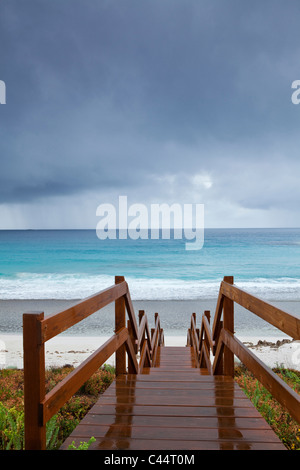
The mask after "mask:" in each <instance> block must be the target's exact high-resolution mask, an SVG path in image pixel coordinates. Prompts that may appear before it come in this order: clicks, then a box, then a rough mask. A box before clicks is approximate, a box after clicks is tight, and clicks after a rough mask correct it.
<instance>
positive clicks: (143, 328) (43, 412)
mask: <svg viewBox="0 0 300 470" xmlns="http://www.w3.org/2000/svg"><path fill="white" fill-rule="evenodd" d="M112 302H115V334H114V335H113V336H112V337H111V338H110V339H109V340H108V341H106V343H104V344H103V345H102V346H100V347H99V348H98V349H97V350H96V351H95V352H94V353H93V354H92V355H90V356H89V357H88V358H87V359H86V360H85V361H84V362H82V363H81V364H80V365H79V366H78V367H77V368H76V369H75V370H74V371H72V372H71V373H70V374H69V375H68V376H67V377H66V378H65V379H63V380H62V381H61V382H60V383H59V384H57V385H56V386H55V387H54V388H53V389H52V390H51V391H50V392H49V393H48V394H47V395H46V393H45V343H46V341H48V340H49V339H51V338H53V337H55V336H56V335H58V334H60V333H62V332H63V331H66V330H67V329H68V328H70V327H72V326H73V325H75V324H76V323H78V322H80V321H81V320H83V319H85V318H87V317H88V316H90V315H91V314H92V313H94V312H96V311H98V310H100V309H101V308H103V307H105V306H106V305H108V304H110V303H112ZM126 311H127V314H128V317H129V320H128V328H126V325H125V314H126ZM155 323H156V325H155V331H156V333H155V335H156V340H155V345H153V346H155V347H156V345H157V344H161V336H162V334H161V332H162V330H161V328H160V322H159V318H158V317H155ZM157 332H158V333H157ZM143 338H145V340H143ZM23 350H24V409H25V449H27V450H33V449H34V450H41V449H45V447H46V423H47V421H49V419H50V418H51V417H52V416H53V415H54V414H55V413H56V412H57V411H58V410H59V409H60V408H61V406H63V404H64V403H65V402H66V401H67V400H68V399H69V398H70V397H71V396H72V395H73V394H74V393H75V392H76V391H77V390H78V389H79V388H80V386H81V385H82V384H83V383H85V382H86V381H87V380H88V378H89V377H90V376H91V375H92V374H93V373H94V372H95V371H96V370H97V369H98V368H99V367H101V366H102V365H103V364H104V362H105V361H107V360H108V359H109V357H111V356H112V355H113V354H114V353H115V355H116V375H118V374H125V373H126V355H127V359H128V371H129V372H130V373H134V374H138V373H140V372H142V370H143V367H144V366H145V365H146V366H147V367H151V365H152V357H151V356H152V350H153V347H152V343H151V338H150V332H149V326H148V321H147V317H146V315H144V318H143V322H142V325H140V328H138V326H137V323H136V318H135V313H134V308H133V305H132V301H131V296H130V291H129V288H128V284H127V282H126V281H125V279H124V277H122V276H116V277H115V285H114V286H111V287H109V288H108V289H104V290H102V291H101V292H99V293H97V294H95V295H93V296H91V297H88V298H87V299H84V300H83V301H81V302H79V303H78V304H76V305H74V306H73V307H70V308H67V309H66V310H64V311H62V312H59V313H56V314H53V315H49V316H48V317H46V318H45V317H44V313H43V312H39V313H28V314H27V313H25V314H24V315H23ZM139 351H141V355H140V363H138V361H137V357H136V355H137V354H138V352H139Z"/></svg>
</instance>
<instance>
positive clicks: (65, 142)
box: [0, 0, 300, 225]
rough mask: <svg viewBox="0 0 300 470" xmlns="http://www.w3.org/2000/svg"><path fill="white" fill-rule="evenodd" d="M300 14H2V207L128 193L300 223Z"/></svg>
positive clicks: (133, 1)
mask: <svg viewBox="0 0 300 470" xmlns="http://www.w3.org/2000/svg"><path fill="white" fill-rule="evenodd" d="M299 14H300V5H299V3H298V2H297V1H290V2H289V4H288V5H286V3H284V2H283V1H279V0H278V1H274V0H272V1H270V0H266V1H264V2H259V1H253V2H251V4H250V3H249V2H246V1H237V0H228V1H227V2H223V1H220V0H215V1H214V2H211V1H208V0H206V1H204V0H202V1H198V0H197V1H190V2H183V1H179V0H172V1H171V0H166V1H164V2H161V1H156V0H154V1H153V0H152V1H144V2H140V1H137V0H128V1H126V2H124V1H120V0H118V1H117V0H114V1H109V2H108V1H105V0H98V1H95V2H84V1H83V0H72V1H71V0H64V1H63V2H61V1H59V0H53V1H51V2H49V1H40V0H39V1H37V0H35V1H34V0H29V1H27V2H26V5H25V4H24V3H23V2H21V1H20V0H11V1H10V2H2V3H1V5H0V41H1V44H4V45H5V47H3V48H2V49H3V50H2V51H1V69H0V73H1V76H0V79H2V80H4V81H5V82H6V85H7V104H6V105H5V106H1V107H0V158H1V172H0V204H2V207H4V206H5V208H6V209H5V210H6V213H7V210H8V209H7V208H9V205H11V204H14V205H15V204H19V205H20V207H21V205H22V204H23V205H24V204H25V203H26V204H27V205H28V204H29V205H30V204H33V206H32V207H33V208H36V207H37V204H39V203H41V204H42V203H45V204H50V202H49V201H51V198H52V199H53V204H58V206H59V202H57V198H59V197H61V198H69V201H71V200H72V197H74V201H75V199H76V201H78V197H81V198H82V199H84V198H85V197H87V196H86V194H87V193H89V194H91V193H93V194H94V195H95V200H94V204H95V205H96V204H98V203H100V202H101V200H102V199H103V198H105V197H107V196H108V195H115V196H116V195H118V194H121V193H123V194H124V193H126V192H127V193H128V194H131V195H132V197H135V199H139V200H141V199H147V200H149V201H151V200H152V199H153V198H160V197H161V198H169V199H170V200H172V199H174V198H176V197H180V198H182V200H186V199H187V198H193V199H194V200H197V199H198V201H199V199H200V198H202V200H201V201H200V202H204V203H206V204H207V206H208V208H209V211H210V213H211V214H212V220H213V214H214V212H215V214H216V216H215V219H217V218H218V217H219V210H220V207H221V206H222V204H223V205H224V206H225V205H226V204H227V205H228V206H229V205H231V204H232V205H233V206H235V207H236V206H237V207H240V208H241V209H245V211H247V210H250V211H255V210H257V211H258V217H260V215H259V213H260V212H259V211H272V210H274V209H276V210H278V209H280V210H282V211H284V210H286V211H290V210H292V211H294V212H293V213H294V217H295V225H298V219H297V217H298V215H299V213H298V207H297V204H296V203H295V201H297V200H299V196H300V190H299V188H298V184H297V177H296V176H297V175H299V163H298V161H299V157H298V149H299V132H298V129H299V112H300V108H297V106H295V105H292V104H291V99H290V97H291V89H290V86H291V83H292V81H293V80H295V79H297V78H299V73H300V72H299V65H298V61H297V60H296V59H297V57H299V48H300V46H298V45H297V44H298V37H299V32H298V29H299ZM174 175H175V177H174ZM195 175H200V177H199V178H200V179H199V178H198V183H199V181H200V184H198V186H197V185H195V184H193V183H191V181H192V178H193V177H194V176H195ZM203 175H208V176H209V178H210V182H211V186H210V187H205V185H203V184H202V185H201V178H202V177H203ZM295 175H296V176H295ZM172 176H173V179H172ZM196 181H197V178H196ZM96 195H97V196H96ZM92 200H93V199H91V200H90V201H91V202H90V204H93V203H92ZM14 207H15V206H14ZM222 207H223V206H222ZM28 208H29V206H28ZM28 210H29V209H28ZM34 210H35V209H33V211H34ZM57 210H58V211H59V207H58V209H57ZM36 213H37V212H36ZM227 220H228V219H227ZM249 220H250V219H249ZM289 220H290V219H289ZM251 221H252V222H251V223H255V217H252V218H251ZM235 223H236V222H235ZM249 223H250V222H249ZM270 223H271V222H270ZM220 224H221V225H222V221H220Z"/></svg>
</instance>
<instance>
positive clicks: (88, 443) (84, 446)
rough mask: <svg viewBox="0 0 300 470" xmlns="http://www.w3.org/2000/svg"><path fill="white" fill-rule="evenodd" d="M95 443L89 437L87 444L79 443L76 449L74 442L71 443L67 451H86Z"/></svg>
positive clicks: (93, 439) (92, 438)
mask: <svg viewBox="0 0 300 470" xmlns="http://www.w3.org/2000/svg"><path fill="white" fill-rule="evenodd" d="M95 441H96V439H95V438H94V437H91V438H90V440H89V441H88V442H85V441H80V444H79V446H78V447H76V445H75V442H74V441H72V442H71V444H70V445H69V447H68V450H88V448H89V447H90V445H91V444H92V443H93V442H95Z"/></svg>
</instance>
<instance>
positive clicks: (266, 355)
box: [0, 299, 300, 370]
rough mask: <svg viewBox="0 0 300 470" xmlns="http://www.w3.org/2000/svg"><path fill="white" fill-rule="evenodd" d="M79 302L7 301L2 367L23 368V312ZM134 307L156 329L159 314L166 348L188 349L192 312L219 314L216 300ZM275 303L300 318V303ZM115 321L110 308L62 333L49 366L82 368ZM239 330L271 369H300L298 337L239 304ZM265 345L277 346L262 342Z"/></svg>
mask: <svg viewBox="0 0 300 470" xmlns="http://www.w3.org/2000/svg"><path fill="white" fill-rule="evenodd" d="M77 302H78V301H76V300H73V301H70V300H6V301H3V300H1V301H0V367H2V368H3V367H17V368H22V367H23V341H22V314H23V312H32V311H44V312H45V316H47V315H49V314H51V313H55V312H59V311H61V310H63V309H65V308H67V307H69V306H71V305H74V304H75V303H77ZM133 305H134V308H135V311H136V313H137V312H138V310H139V309H144V310H145V311H146V313H147V316H148V321H149V324H150V328H151V327H153V326H154V325H153V323H154V313H155V312H159V315H160V318H161V324H162V326H163V328H164V331H165V342H166V346H173V345H178V346H185V344H186V331H187V328H188V325H189V322H190V316H191V313H193V312H196V314H197V319H198V320H197V323H198V324H199V323H200V318H201V315H202V313H203V311H204V310H211V312H214V311H215V305H216V299H208V300H205V299H201V300H192V301H186V300H185V301H134V302H133ZM273 305H276V306H278V307H279V308H282V309H283V310H285V311H287V312H289V313H292V314H295V315H297V314H298V313H299V312H300V303H299V302H273ZM212 317H213V314H212ZM113 320H114V306H113V305H110V306H108V307H106V308H105V309H103V310H101V311H100V312H96V313H95V314H93V315H92V316H91V317H89V318H87V319H85V320H84V321H83V322H80V323H79V324H78V325H76V326H75V327H73V328H72V329H71V330H72V331H71V332H70V330H69V332H70V334H67V335H66V334H64V333H62V334H61V335H59V336H57V337H55V338H53V339H51V340H50V341H48V342H47V343H46V345H45V351H46V367H51V366H61V365H64V364H72V365H74V366H76V365H78V364H80V363H81V362H82V361H84V360H85V359H86V358H87V357H88V356H89V355H90V354H91V353H92V352H94V351H95V350H96V349H97V348H98V347H99V346H100V345H101V344H103V343H104V342H105V341H107V339H108V338H109V337H110V336H111V335H112V334H113V330H114V325H113ZM235 331H236V335H237V337H238V338H239V339H240V340H241V341H243V342H244V343H246V344H247V345H249V346H250V347H251V351H252V352H253V353H255V354H256V355H257V356H258V357H259V358H260V359H261V360H262V361H263V362H264V363H265V364H267V365H268V366H270V367H274V366H277V365H284V366H285V367H290V368H294V369H298V370H300V342H299V341H291V340H292V338H290V337H288V336H287V335H285V334H284V333H282V332H280V331H279V330H277V329H275V328H273V327H272V326H270V325H268V324H266V322H263V321H262V320H261V319H260V318H258V317H256V316H255V315H253V314H250V313H249V312H246V311H245V310H244V309H242V308H239V306H236V308H235ZM282 340H288V341H290V342H288V343H285V344H281V343H280V345H279V346H278V345H277V344H276V343H277V341H282ZM259 341H266V342H267V343H272V344H266V343H264V344H258V343H259ZM114 360H115V359H114V356H112V357H111V358H110V359H109V360H108V361H107V363H108V364H111V365H114Z"/></svg>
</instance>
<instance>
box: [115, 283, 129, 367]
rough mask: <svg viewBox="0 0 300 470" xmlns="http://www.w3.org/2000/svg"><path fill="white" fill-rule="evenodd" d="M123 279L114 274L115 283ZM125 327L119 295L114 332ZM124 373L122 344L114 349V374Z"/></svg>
mask: <svg viewBox="0 0 300 470" xmlns="http://www.w3.org/2000/svg"><path fill="white" fill-rule="evenodd" d="M123 281H125V278H124V277H123V276H115V284H120V283H121V282H123ZM125 327H126V312H125V299H124V298H123V297H120V298H119V299H117V300H115V333H117V331H118V330H119V329H120V328H125ZM120 374H126V348H125V345H124V344H123V345H122V346H121V347H120V348H119V349H118V350H117V351H116V375H120Z"/></svg>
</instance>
